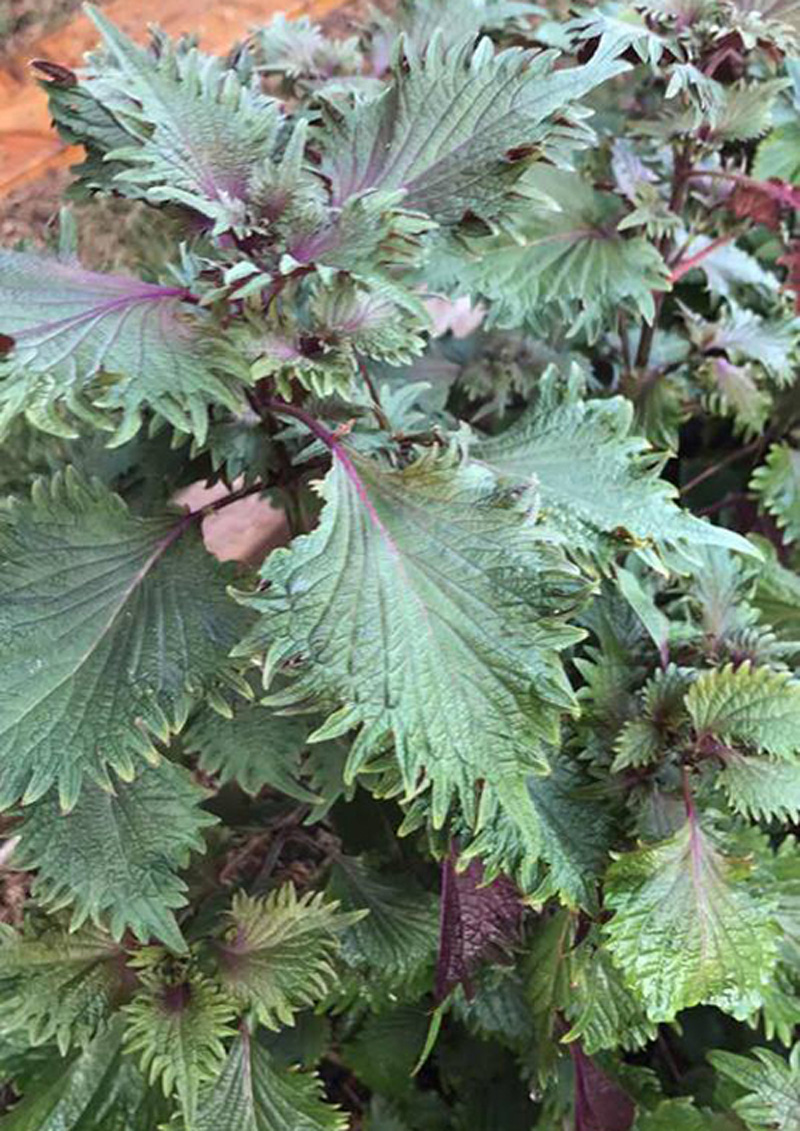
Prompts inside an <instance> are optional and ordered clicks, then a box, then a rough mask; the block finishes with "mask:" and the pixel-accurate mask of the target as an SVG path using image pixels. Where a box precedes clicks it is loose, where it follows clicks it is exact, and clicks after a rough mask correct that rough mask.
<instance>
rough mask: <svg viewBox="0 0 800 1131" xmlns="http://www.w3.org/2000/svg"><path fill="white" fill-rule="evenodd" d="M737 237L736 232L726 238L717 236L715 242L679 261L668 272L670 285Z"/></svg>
mask: <svg viewBox="0 0 800 1131" xmlns="http://www.w3.org/2000/svg"><path fill="white" fill-rule="evenodd" d="M737 235H738V233H737V232H731V233H729V234H728V235H727V236H717V238H716V239H715V240H712V241H711V243H710V244H708V245H707V246H706V247H704V248H702V249H701V250H700V251H698V252H695V254H694V255H690V256H688V258H686V259H682V260H679V262H678V263H676V264H675V266H674V267H673V268H672V270H671V271H670V275H669V281H670V282H671V283H677V282H678V280H679V279H682V278H683V276H684V275H685V274H686V273H687V272H689V271H691V270H692V268H693V267H697V265H698V264H699V263H702V262H703V260H704V259H707V258H708V256H709V255H712V254H713V253H714V252H715V251H717V249H718V248H720V247H724V246H725V244H728V243H732V242H733V241H734V240H735V239H736V238H737Z"/></svg>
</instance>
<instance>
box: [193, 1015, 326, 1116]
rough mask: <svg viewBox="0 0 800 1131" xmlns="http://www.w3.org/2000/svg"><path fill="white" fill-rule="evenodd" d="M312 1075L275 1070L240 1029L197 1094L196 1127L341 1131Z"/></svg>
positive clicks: (245, 1031) (255, 1044) (268, 1058)
mask: <svg viewBox="0 0 800 1131" xmlns="http://www.w3.org/2000/svg"><path fill="white" fill-rule="evenodd" d="M319 1091H320V1089H319V1086H318V1084H317V1082H316V1080H315V1079H314V1078H313V1077H310V1076H308V1075H303V1074H302V1073H297V1072H286V1071H280V1070H279V1069H277V1068H276V1067H275V1066H274V1065H273V1063H272V1059H271V1057H270V1055H269V1053H268V1052H267V1051H266V1050H265V1049H263V1048H261V1047H260V1045H259V1044H258V1043H257V1042H256V1041H254V1040H253V1039H252V1038H251V1036H250V1034H249V1033H248V1031H247V1030H246V1029H243V1030H242V1032H241V1034H240V1036H239V1037H238V1039H237V1040H236V1042H235V1043H234V1044H233V1046H232V1047H231V1050H230V1052H229V1054H228V1058H227V1060H226V1061H225V1064H224V1066H223V1068H222V1072H221V1073H220V1075H219V1076H218V1077H217V1079H216V1080H214V1081H213V1082H212V1083H211V1084H210V1085H209V1087H208V1090H207V1092H206V1093H204V1094H203V1095H201V1097H200V1108H199V1112H198V1117H197V1121H196V1122H195V1124H194V1126H195V1127H196V1128H197V1131H343V1129H344V1128H345V1127H346V1120H345V1117H344V1116H343V1115H342V1114H341V1113H340V1112H338V1111H337V1110H336V1109H335V1108H333V1107H332V1106H331V1105H330V1104H326V1103H324V1102H323V1101H322V1099H321V1098H320V1095H319Z"/></svg>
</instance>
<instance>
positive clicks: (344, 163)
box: [322, 39, 628, 224]
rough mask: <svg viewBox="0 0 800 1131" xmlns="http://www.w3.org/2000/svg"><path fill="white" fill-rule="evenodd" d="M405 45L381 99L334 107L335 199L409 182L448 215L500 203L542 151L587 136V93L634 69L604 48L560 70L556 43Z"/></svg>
mask: <svg viewBox="0 0 800 1131" xmlns="http://www.w3.org/2000/svg"><path fill="white" fill-rule="evenodd" d="M402 43H403V46H402V47H401V48H399V49H398V53H397V55H396V57H395V59H394V61H393V69H394V82H393V84H392V85H391V86H390V87H389V88H388V89H387V90H386V92H385V93H384V94H383V95H382V96H381V97H380V98H376V99H372V100H369V101H360V102H357V103H356V104H355V105H354V106H353V107H352V108H350V109H343V108H342V106H341V103H340V101H338V100H337V102H335V103H334V102H330V103H328V104H327V105H326V106H325V116H326V131H325V135H324V139H325V152H324V158H323V164H322V171H323V173H324V174H325V175H326V176H327V177H328V179H329V180H330V183H331V190H332V194H333V201H334V203H335V204H337V205H341V204H343V203H344V202H345V201H346V200H348V198H350V197H353V196H359V195H361V194H363V193H366V192H370V191H372V190H374V189H383V190H389V191H392V190H397V189H402V190H405V197H404V201H403V204H404V207H407V208H411V209H418V210H419V211H421V212H424V213H425V214H426V215H428V216H431V217H432V218H433V219H434V220H436V221H438V222H439V223H442V224H456V223H458V222H459V221H460V220H461V219H462V217H463V216H464V215H465V214H466V213H471V214H473V215H477V216H481V217H484V218H487V217H489V216H492V215H496V214H497V213H498V212H500V211H501V210H502V208H503V204H504V201H505V199H506V197H507V195H508V192H509V189H510V188H511V186H512V185H513V183H514V182H515V181H516V180H518V178H519V176H520V175H521V174H522V172H523V171H524V170H525V169H526V168H527V166H528V163H529V159H530V156H531V155H532V154H533V153H534V152H535V153H536V154H538V155H547V156H551V157H555V158H558V157H559V155H563V154H564V152H565V151H568V150H571V149H574V148H576V146H579V145H581V144H584V145H585V144H587V143H588V142H589V141H590V140H591V137H592V134H591V132H590V131H589V130H588V129H587V127H586V126H585V124H584V122H583V118H584V117H585V114H584V113H583V111H582V110H580V109H578V107H576V105H575V104H576V102H577V100H578V99H580V98H582V97H583V96H584V95H586V94H587V93H588V92H589V91H590V90H592V89H593V88H594V87H596V86H598V85H599V84H600V83H601V82H604V81H605V80H606V79H608V78H611V77H613V76H614V75H617V74H619V73H620V72H621V71H624V70H627V69H628V66H627V64H626V63H623V62H622V61H621V60H620V59H618V58H616V57H615V55H614V54H613V52H612V51H608V50H606V49H605V48H603V49H601V50H598V51H597V52H596V54H595V56H594V57H593V59H592V61H591V62H590V63H589V64H587V65H586V66H584V67H571V68H565V69H563V70H554V69H553V67H554V63H555V60H556V57H557V55H556V53H555V52H551V51H543V52H541V53H540V54H538V55H533V54H531V53H528V52H522V51H519V50H508V51H503V52H501V53H499V54H495V51H494V48H493V46H492V44H491V42H490V41H489V40H488V39H485V40H483V41H481V43H480V44H479V45H478V47H477V48H476V49H474V50H473V46H472V43H466V44H462V45H461V46H460V47H455V48H450V49H448V48H447V47H445V46H444V45H443V43H442V41H441V40H438V39H434V41H433V42H432V43H431V44H430V45H429V46H428V48H427V49H426V50H425V51H424V52H423V53H419V52H418V51H417V50H416V49H414V48H413V46H412V45H410V44H408V43H407V42H405V41H402ZM515 155H520V157H518V158H517V159H515ZM520 158H521V159H520Z"/></svg>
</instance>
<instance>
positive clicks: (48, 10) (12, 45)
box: [0, 0, 81, 59]
mask: <svg viewBox="0 0 800 1131" xmlns="http://www.w3.org/2000/svg"><path fill="white" fill-rule="evenodd" d="M80 6H81V0H0V59H5V58H7V57H9V56H14V55H17V54H20V53H22V52H24V50H25V44H26V43H28V42H31V41H33V40H34V39H38V38H39V36H40V35H44V34H45V32H49V31H53V30H54V29H55V28H57V27H58V26H59V24H62V23H64V22H65V21H66V20H67V19H69V17H70V16H71V15H72V14H73V12H77V11H78V10H79V9H80Z"/></svg>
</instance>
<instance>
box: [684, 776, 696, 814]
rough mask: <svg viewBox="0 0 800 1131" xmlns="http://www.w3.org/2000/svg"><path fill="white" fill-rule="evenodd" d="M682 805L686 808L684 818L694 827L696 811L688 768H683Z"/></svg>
mask: <svg viewBox="0 0 800 1131" xmlns="http://www.w3.org/2000/svg"><path fill="white" fill-rule="evenodd" d="M683 803H684V805H685V806H686V816H687V818H688V820H689V821H690V822H691V823H692V825H694V823H695V821H696V820H697V810H696V809H695V807H694V795H693V794H692V783H691V778H690V771H689V767H688V766H684V767H683Z"/></svg>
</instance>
